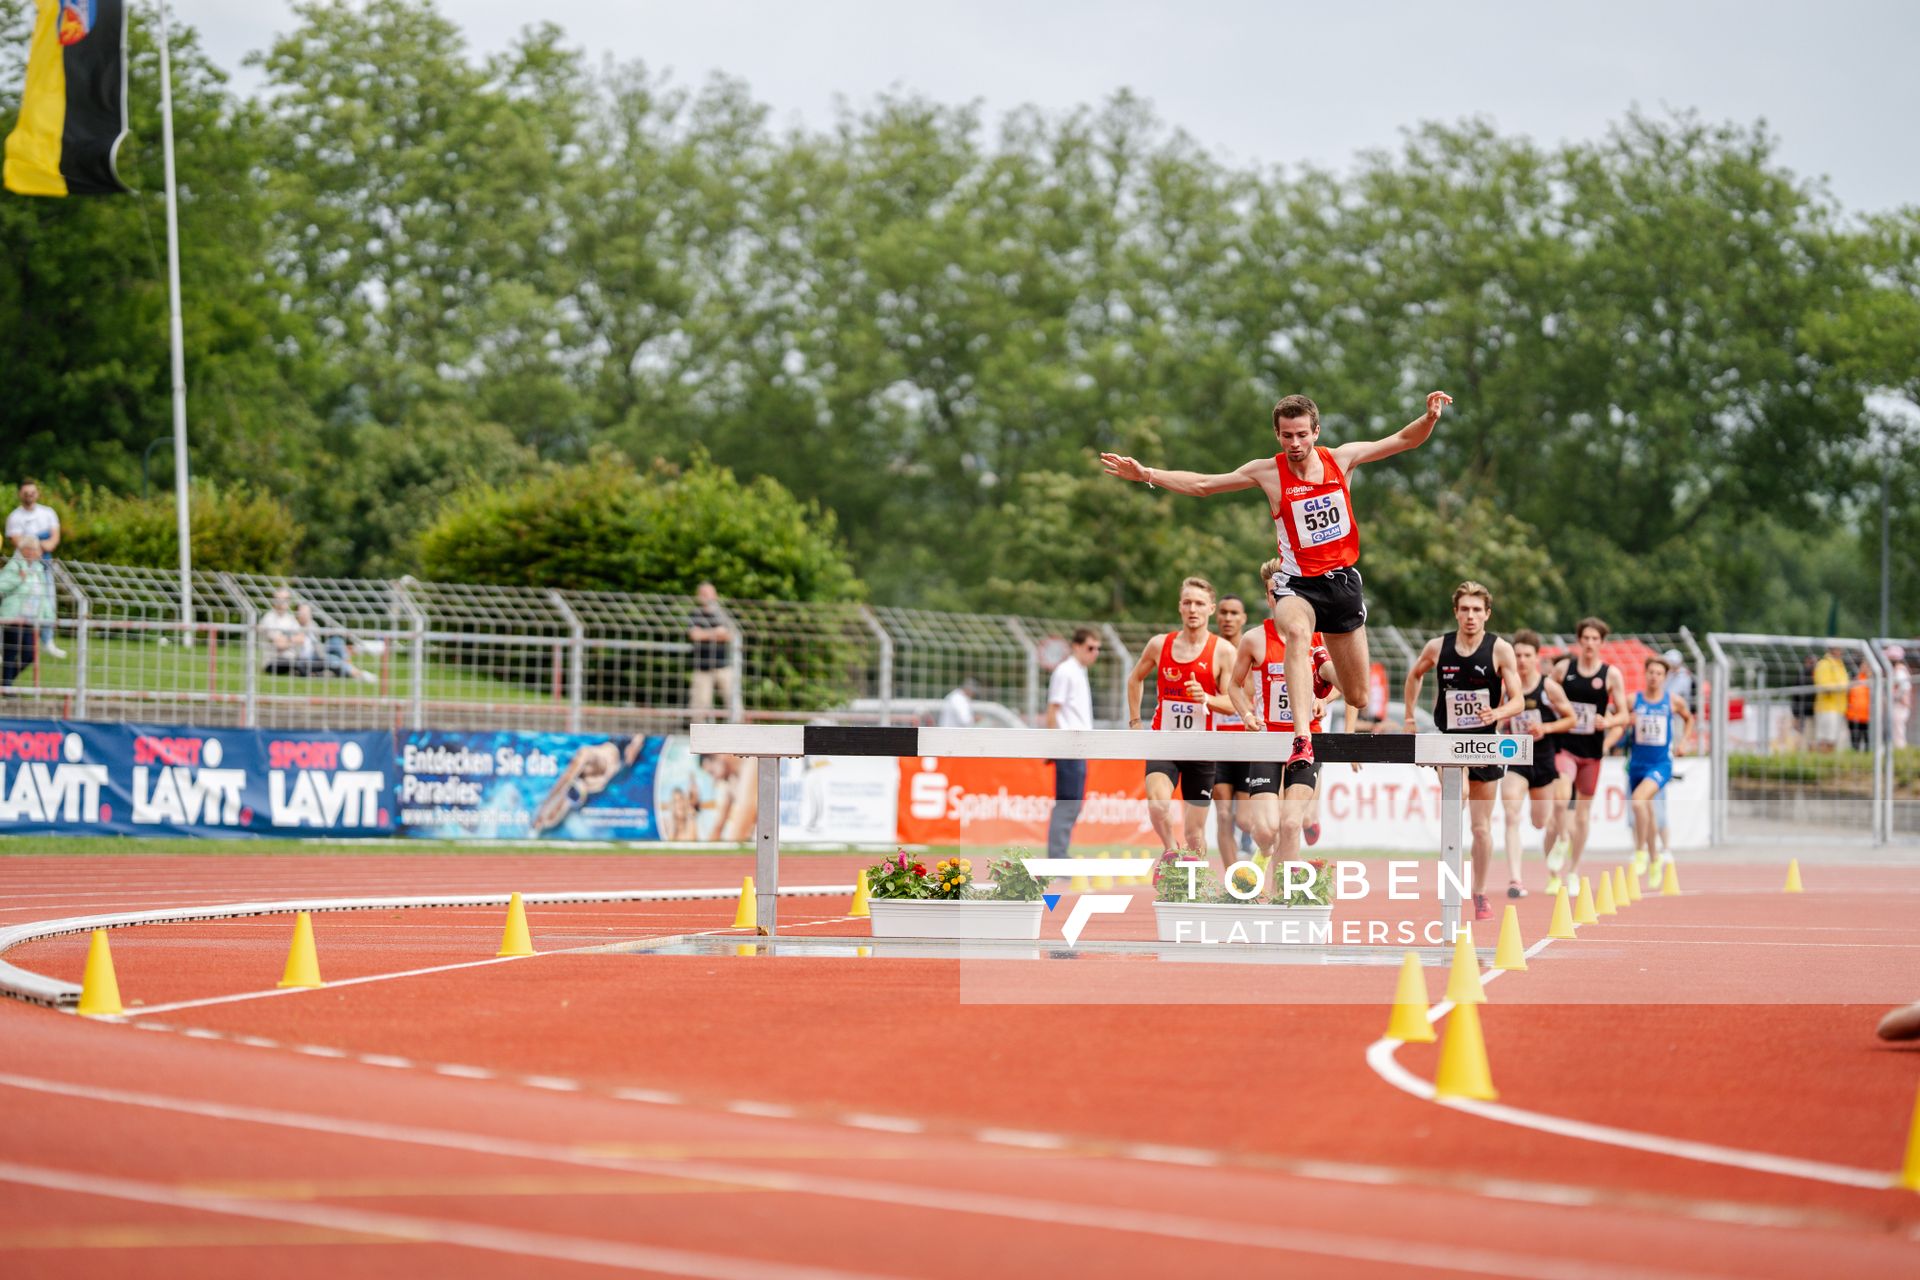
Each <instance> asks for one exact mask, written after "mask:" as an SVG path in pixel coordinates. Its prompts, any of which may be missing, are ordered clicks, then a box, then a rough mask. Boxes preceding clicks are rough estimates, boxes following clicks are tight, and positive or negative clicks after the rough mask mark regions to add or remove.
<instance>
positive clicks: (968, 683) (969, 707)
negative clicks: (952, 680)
mask: <svg viewBox="0 0 1920 1280" xmlns="http://www.w3.org/2000/svg"><path fill="white" fill-rule="evenodd" d="M979 692H980V686H979V685H977V684H975V683H974V680H973V677H972V676H968V677H966V678H965V679H963V680H962V681H961V682H960V686H959V688H957V689H955V690H954V691H953V692H952V693H950V694H948V695H947V696H946V697H945V698H944V699H942V700H941V702H940V718H939V720H938V721H936V723H937V724H938V725H939V726H940V728H942V729H970V728H972V727H973V699H974V695H975V694H977V693H979Z"/></svg>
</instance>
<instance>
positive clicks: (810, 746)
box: [691, 724, 1533, 766]
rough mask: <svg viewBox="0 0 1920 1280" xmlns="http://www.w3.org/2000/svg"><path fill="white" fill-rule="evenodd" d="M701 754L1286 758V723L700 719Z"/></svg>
mask: <svg viewBox="0 0 1920 1280" xmlns="http://www.w3.org/2000/svg"><path fill="white" fill-rule="evenodd" d="M691 733H692V738H693V752H694V754H695V755H717V754H724V755H736V756H946V757H972V758H976V759H993V760H1019V759H1029V760H1030V759H1042V760H1209V761H1226V762H1234V763H1238V762H1242V761H1251V762H1255V763H1271V762H1276V761H1283V760H1285V759H1286V758H1287V755H1288V752H1289V751H1290V750H1291V749H1292V746H1293V738H1292V735H1290V734H1285V733H1218V732H1210V731H1207V730H1202V729H1194V730H1173V729H1164V730H1142V729H981V728H971V729H940V728H934V727H931V726H919V727H915V726H907V727H886V726H876V725H798V724H766V725H755V724H696V725H694V726H693V727H692V730H691ZM1313 749H1314V756H1315V758H1316V759H1317V760H1319V761H1320V762H1321V763H1322V764H1329V763H1331V764H1348V763H1353V764H1432V765H1455V766H1460V765H1517V764H1532V763H1533V739H1532V738H1530V737H1527V736H1524V735H1520V736H1506V735H1501V734H1470V733H1457V734H1456V733H1419V734H1408V733H1317V734H1315V735H1314V736H1313Z"/></svg>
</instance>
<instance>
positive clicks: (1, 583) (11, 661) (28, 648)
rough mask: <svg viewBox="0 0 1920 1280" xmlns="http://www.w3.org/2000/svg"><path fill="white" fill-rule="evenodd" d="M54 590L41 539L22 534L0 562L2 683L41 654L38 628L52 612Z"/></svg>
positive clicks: (0, 670)
mask: <svg viewBox="0 0 1920 1280" xmlns="http://www.w3.org/2000/svg"><path fill="white" fill-rule="evenodd" d="M52 604H53V592H52V590H51V584H50V582H49V581H48V578H47V566H46V563H45V562H44V561H43V560H42V559H41V553H40V540H39V539H38V538H35V537H33V536H31V535H26V536H23V537H21V539H20V540H19V542H18V543H17V544H15V550H14V553H13V556H12V558H10V559H9V560H8V561H7V563H6V564H5V565H4V566H0V686H5V685H10V684H12V683H13V681H14V678H15V677H16V676H18V675H19V674H20V673H21V672H22V671H25V670H26V669H27V668H28V667H30V666H32V665H33V662H34V659H35V657H36V656H37V655H38V648H37V643H36V642H37V639H38V637H37V636H36V634H35V632H36V631H37V630H38V628H39V626H40V624H41V623H43V622H44V621H45V620H46V619H47V618H48V617H49V616H51V614H52V612H53V610H52Z"/></svg>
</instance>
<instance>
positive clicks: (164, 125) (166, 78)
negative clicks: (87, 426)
mask: <svg viewBox="0 0 1920 1280" xmlns="http://www.w3.org/2000/svg"><path fill="white" fill-rule="evenodd" d="M155 7H156V8H158V9H159V10H160V145H161V154H162V157H163V159H164V162H165V166H166V175H167V303H168V307H169V309H170V313H171V314H170V317H169V323H168V326H167V329H168V334H169V337H170V338H171V339H172V345H173V493H174V513H175V514H174V524H175V529H176V531H177V533H178V535H179V538H180V640H181V643H183V644H188V645H190V644H192V643H193V542H192V528H191V522H190V520H189V519H188V515H187V359H186V354H185V350H184V348H185V345H186V343H185V337H184V335H183V333H182V330H181V326H180V208H179V201H178V197H177V195H176V193H175V188H174V182H173V64H172V61H171V60H170V58H169V57H168V49H167V3H166V0H159V2H158V4H157V5H156V6H155Z"/></svg>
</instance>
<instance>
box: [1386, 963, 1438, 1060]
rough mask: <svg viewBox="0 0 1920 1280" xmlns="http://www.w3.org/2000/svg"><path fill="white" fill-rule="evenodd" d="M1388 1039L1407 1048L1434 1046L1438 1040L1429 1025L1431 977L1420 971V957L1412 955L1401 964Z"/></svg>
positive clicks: (1388, 1021)
mask: <svg viewBox="0 0 1920 1280" xmlns="http://www.w3.org/2000/svg"><path fill="white" fill-rule="evenodd" d="M1387 1035H1388V1037H1389V1038H1391V1039H1394V1040H1399V1041H1401V1042H1402V1043H1405V1044H1432V1043H1433V1042H1434V1040H1435V1039H1436V1037H1435V1036H1434V1034H1433V1024H1432V1023H1431V1022H1429V1021H1427V975H1426V973H1425V972H1424V971H1423V970H1422V969H1421V968H1420V957H1419V956H1417V955H1415V954H1413V952H1411V951H1409V952H1407V957H1406V959H1404V960H1402V961H1401V962H1400V982H1399V985H1397V986H1395V987H1394V989H1393V1013H1392V1015H1391V1016H1390V1017H1388V1019H1387Z"/></svg>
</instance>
